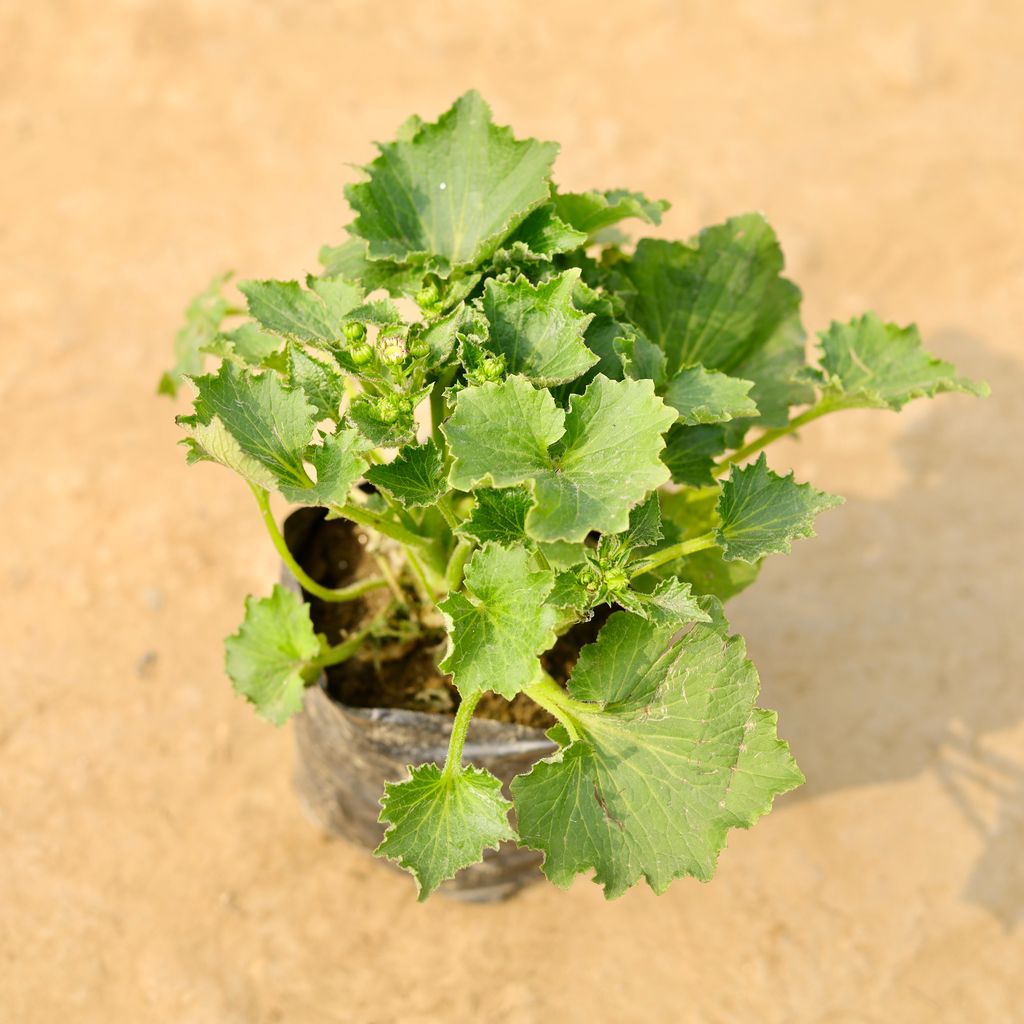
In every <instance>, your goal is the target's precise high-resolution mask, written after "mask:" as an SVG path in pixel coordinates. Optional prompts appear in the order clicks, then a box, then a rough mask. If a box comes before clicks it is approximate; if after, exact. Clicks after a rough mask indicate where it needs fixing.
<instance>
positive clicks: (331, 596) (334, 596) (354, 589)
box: [249, 484, 388, 602]
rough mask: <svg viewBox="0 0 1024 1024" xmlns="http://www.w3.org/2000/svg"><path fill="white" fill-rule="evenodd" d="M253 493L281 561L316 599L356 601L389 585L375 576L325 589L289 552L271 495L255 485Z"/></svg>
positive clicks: (381, 578)
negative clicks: (279, 526) (273, 508)
mask: <svg viewBox="0 0 1024 1024" xmlns="http://www.w3.org/2000/svg"><path fill="white" fill-rule="evenodd" d="M249 487H250V488H251V490H252V493H253V494H254V495H255V496H256V504H257V505H259V507H260V515H261V516H262V518H263V524H264V525H265V526H266V528H267V533H269V534H270V539H271V541H273V543H274V547H275V548H276V549H277V553H278V554H279V555H280V556H281V561H283V562H284V564H285V565H287V566H288V568H289V570H290V571H291V574H292V575H293V576H294V577H295V578H296V579H297V580H298V581H299V583H300V584H301V585H302V587H303V589H304V590H306V591H308V592H309V593H310V594H313V595H314V596H315V597H319V598H320V600H321V601H336V602H340V601H354V600H355V599H356V598H357V597H360V596H361V595H362V594H366V593H368V592H369V591H371V590H378V589H380V588H381V587H386V586H387V585H388V583H387V580H385V579H384V578H383V577H381V576H373V577H371V578H370V579H366V580H359V581H357V582H356V583H353V584H351V586H348V587H339V588H337V589H336V590H332V589H331V588H330V587H325V586H323V585H322V584H320V583H317V581H316V580H315V579H313V577H312V576H310V575H309V574H308V573H307V572H306V570H305V569H303V568H302V566H301V565H299V563H298V562H297V561H296V560H295V556H294V555H293V554H292V553H291V552H290V551H289V550H288V544H287V543H286V541H285V539H284V536H283V534H282V533H281V531H280V530H279V529H278V528H277V522H276V521H275V519H274V513H273V512H272V511H271V510H270V495H269V494H268V493H267V492H266V491H265V490H264V489H263V488H262V487H257V486H256V485H255V484H249Z"/></svg>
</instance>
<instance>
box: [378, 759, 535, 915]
mask: <svg viewBox="0 0 1024 1024" xmlns="http://www.w3.org/2000/svg"><path fill="white" fill-rule="evenodd" d="M381 808H382V810H381V812H380V820H381V821H382V822H384V823H386V824H388V826H389V828H388V830H387V832H385V833H384V840H383V841H382V842H381V844H380V846H378V847H377V849H376V850H375V851H374V852H375V853H376V854H377V856H378V857H387V858H388V859H390V860H393V861H395V862H396V863H398V864H400V865H401V866H402V867H403V868H405V869H406V870H407V871H410V872H412V874H413V876H414V877H415V879H416V885H417V888H418V890H419V899H420V900H425V899H426V898H427V897H428V896H429V895H430V894H431V893H432V892H433V891H434V890H435V889H436V888H437V887H438V886H439V885H440V884H441V883H442V882H443V881H445V880H446V879H448V878H451V877H453V876H454V875H455V874H456V872H458V871H460V870H461V869H462V868H465V867H469V865H470V864H476V863H478V862H479V861H481V860H482V859H483V855H484V850H485V849H488V848H489V849H494V850H496V849H497V848H498V846H499V845H500V843H501V841H502V840H503V839H515V838H516V834H515V832H514V831H513V830H512V826H511V825H510V824H509V821H508V812H509V811H510V810H511V808H512V805H511V804H510V803H509V802H508V801H507V800H506V799H505V798H504V797H503V796H502V795H501V783H500V782H499V781H498V780H497V779H496V778H495V777H494V776H493V775H492V774H491V773H490V772H488V771H483V770H482V769H479V768H472V767H467V768H463V769H462V770H461V771H457V772H452V773H450V774H445V773H444V772H443V771H442V770H441V769H440V768H438V767H437V765H434V764H421V765H420V766H419V767H417V768H410V769H409V778H408V779H406V780H405V781H404V782H389V783H387V784H386V786H385V788H384V797H383V799H382V800H381Z"/></svg>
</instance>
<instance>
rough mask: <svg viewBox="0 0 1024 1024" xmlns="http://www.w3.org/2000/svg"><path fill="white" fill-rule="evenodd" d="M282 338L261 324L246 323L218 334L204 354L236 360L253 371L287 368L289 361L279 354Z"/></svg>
mask: <svg viewBox="0 0 1024 1024" xmlns="http://www.w3.org/2000/svg"><path fill="white" fill-rule="evenodd" d="M280 347H281V338H280V337H279V336H278V335H276V334H271V333H270V332H269V331H265V330H263V328H261V327H260V326H259V324H253V323H245V324H242V325H241V326H239V327H236V328H235V329H234V330H233V331H225V332H223V333H221V334H218V335H217V336H216V337H215V338H214V339H213V341H212V342H211V343H210V344H209V345H207V346H205V347H204V349H203V351H204V352H209V353H210V354H211V355H215V356H220V357H222V358H224V359H234V360H236V361H238V362H240V363H242V364H243V365H245V366H249V367H252V368H253V369H266V368H268V367H270V366H274V368H275V369H276V368H277V366H278V365H280V367H281V368H282V369H286V368H287V360H286V359H282V355H283V353H282V354H279V353H278V349H280Z"/></svg>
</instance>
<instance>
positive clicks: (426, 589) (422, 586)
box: [405, 547, 437, 604]
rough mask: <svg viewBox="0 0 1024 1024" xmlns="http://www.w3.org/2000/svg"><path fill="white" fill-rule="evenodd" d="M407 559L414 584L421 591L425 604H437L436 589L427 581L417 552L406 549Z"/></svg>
mask: <svg viewBox="0 0 1024 1024" xmlns="http://www.w3.org/2000/svg"><path fill="white" fill-rule="evenodd" d="M405 558H406V561H407V562H408V563H409V568H410V569H412V577H413V583H414V584H415V585H416V589H417V590H418V591H419V595H420V598H421V600H422V601H423V603H424V604H436V603H437V595H436V593H435V592H434V588H433V587H432V586H431V585H430V583H429V581H428V580H427V573H426V571H425V570H424V568H423V564H422V563H421V562H420V560H419V558H417V557H416V552H415V551H413V550H412V548H408V547H407V548H406V549H405Z"/></svg>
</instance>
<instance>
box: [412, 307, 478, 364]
mask: <svg viewBox="0 0 1024 1024" xmlns="http://www.w3.org/2000/svg"><path fill="white" fill-rule="evenodd" d="M413 330H414V331H415V332H416V334H417V335H418V336H419V338H420V339H421V340H422V341H424V342H425V343H426V346H427V349H428V356H427V365H428V366H429V367H430V368H431V369H437V368H438V367H440V366H442V365H443V364H444V363H446V362H447V361H448V360H449V359H450V358H451V354H452V352H453V350H454V349H455V343H456V340H457V339H458V337H459V335H460V334H476V333H482V332H483V331H485V330H486V323H485V321H484V318H483V317H482V316H481V315H480V314H479V313H478V312H477V311H476V310H475V309H470V308H469V307H468V306H466V305H465V304H464V303H461V302H460V303H459V304H458V305H457V306H456V307H455V308H454V309H452V310H451V312H449V313H446V314H445V315H444V316H442V317H439V318H438V319H437V320H434V321H432V322H430V323H429V324H426V325H425V326H423V327H418V326H417V327H414V328H413Z"/></svg>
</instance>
